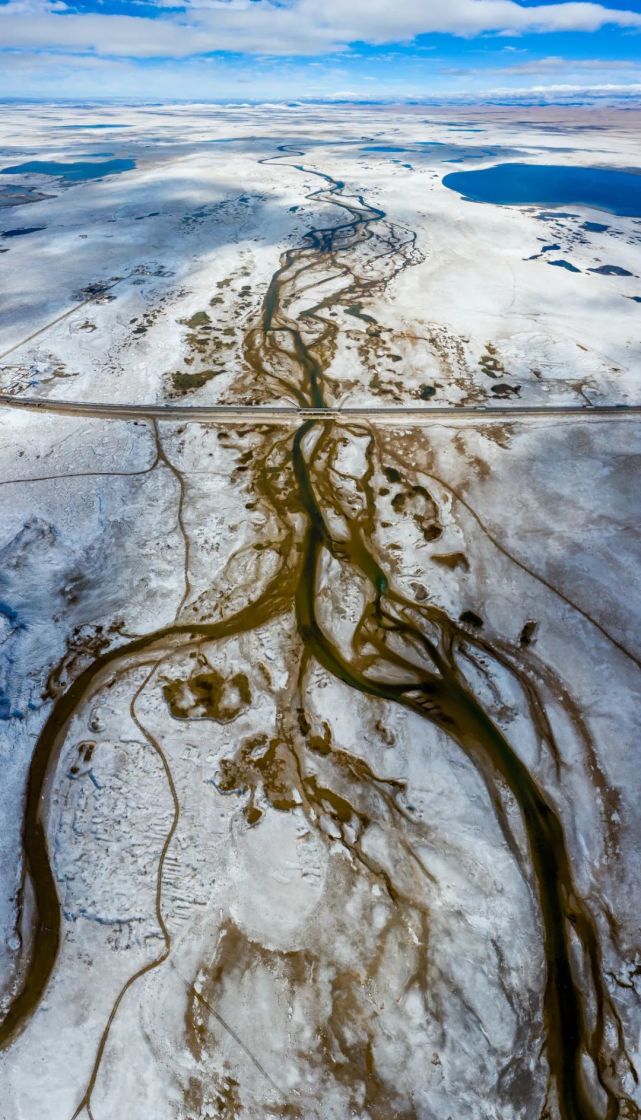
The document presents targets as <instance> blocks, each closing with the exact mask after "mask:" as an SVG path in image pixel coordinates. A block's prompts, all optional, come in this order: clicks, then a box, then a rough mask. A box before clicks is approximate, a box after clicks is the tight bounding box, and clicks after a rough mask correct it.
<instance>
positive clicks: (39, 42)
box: [0, 0, 641, 58]
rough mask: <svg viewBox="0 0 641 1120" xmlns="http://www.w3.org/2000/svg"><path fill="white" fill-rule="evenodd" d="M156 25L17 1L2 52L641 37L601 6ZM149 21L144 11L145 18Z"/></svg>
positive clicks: (344, 8)
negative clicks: (431, 38)
mask: <svg viewBox="0 0 641 1120" xmlns="http://www.w3.org/2000/svg"><path fill="white" fill-rule="evenodd" d="M157 7H158V8H160V9H162V11H161V12H159V15H158V17H157V18H155V19H151V18H148V17H147V16H145V15H144V14H141V15H139V16H123V15H105V14H101V13H96V12H92V13H90V12H81V11H78V10H77V9H74V8H73V6H71V5H70V6H68V7H65V4H64V3H63V0H9V3H7V4H4V5H2V6H0V42H1V43H2V45H3V46H4V47H9V48H17V49H33V50H38V49H40V50H42V49H45V50H46V49H55V50H68V51H91V52H95V53H96V54H101V55H110V56H120V57H128V58H153V57H157V58H162V57H173V58H181V57H186V56H189V55H198V54H206V53H208V52H212V51H238V52H243V53H253V54H270V55H280V56H282V55H296V54H298V55H309V54H324V53H326V52H328V51H340V50H345V49H346V47H347V46H348V45H349V43H351V42H354V41H355V40H366V41H367V42H368V43H370V44H373V45H383V44H386V43H397V42H410V41H412V40H413V39H414V38H415V37H416V36H417V35H420V34H422V33H428V32H434V31H436V32H446V33H451V34H455V35H460V36H473V35H478V34H482V33H486V32H490V33H497V34H515V35H518V34H524V33H527V32H544V31H595V30H597V29H598V28H600V27H603V26H605V25H607V24H612V25H615V26H618V27H622V28H630V29H637V30H641V13H639V12H633V11H622V10H620V9H613V8H608V7H607V6H605V5H603V4H598V3H583V2H574V0H568V2H564V3H552V4H540V5H536V6H532V7H524V6H523V5H521V4H519V3H516V2H515V0H430V2H429V3H428V2H427V0H349V3H346V0H287V2H278V0H184V2H183V3H182V4H181V6H180V7H178V6H177V5H175V4H173V3H171V0H159V2H158V3H157ZM141 13H144V9H143V8H141Z"/></svg>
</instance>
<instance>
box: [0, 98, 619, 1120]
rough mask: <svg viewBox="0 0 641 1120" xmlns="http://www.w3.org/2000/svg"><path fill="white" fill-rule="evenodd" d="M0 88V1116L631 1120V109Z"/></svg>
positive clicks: (47, 1119)
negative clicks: (107, 101) (610, 205)
mask: <svg viewBox="0 0 641 1120" xmlns="http://www.w3.org/2000/svg"><path fill="white" fill-rule="evenodd" d="M2 112H3V118H2V133H1V137H2V149H1V151H2V157H1V158H2V167H8V166H13V165H20V164H22V163H25V162H28V161H32V160H40V161H43V160H46V161H56V162H67V163H69V162H72V161H78V160H81V159H82V160H87V159H88V158H89V155H90V154H92V153H93V157H92V158H94V159H95V160H102V159H107V158H109V159H129V160H135V163H136V167H135V169H133V170H129V171H124V172H123V173H119V174H112V175H109V176H107V177H105V178H101V179H91V180H87V181H81V182H74V181H71V180H63V179H61V178H60V177H56V176H51V175H42V174H33V173H21V174H18V175H13V174H12V175H7V176H6V177H2V176H1V175H0V201H2V202H3V206H2V208H0V217H1V219H2V223H3V228H4V229H5V231H11V230H13V231H15V230H18V229H35V230H36V232H31V233H22V234H18V235H17V236H14V237H9V238H6V239H4V238H2V239H0V248H1V249H3V250H5V249H6V253H4V255H3V257H2V262H3V264H4V265H5V266H10V267H4V268H3V270H2V274H3V278H4V279H3V283H4V284H5V285H6V286H7V287H6V292H3V299H2V306H3V310H4V312H5V313H6V315H5V325H4V326H3V333H2V344H1V347H0V349H1V350H2V352H3V357H2V372H1V379H2V382H1V387H2V392H3V393H4V394H5V399H4V407H3V409H2V411H1V413H0V417H1V420H2V427H1V429H0V554H1V556H0V559H1V570H0V642H1V643H2V645H1V647H0V653H1V655H2V677H1V678H0V685H1V692H0V704H1V707H0V717H1V720H2V722H1V723H0V727H2V729H3V735H2V743H1V746H0V751H1V752H2V773H3V792H2V807H3V819H4V822H5V824H4V828H3V830H2V832H1V834H0V980H1V990H2V993H3V994H2V1003H1V1004H0V1018H1V1017H3V1023H2V1024H1V1025H0V1045H1V1046H2V1051H1V1052H0V1120H72V1118H78V1117H82V1120H92V1118H93V1120H121V1118H123V1117H126V1118H127V1120H151V1118H153V1120H214V1118H218V1117H220V1118H224V1120H234V1118H237V1120H270V1118H275V1117H298V1118H300V1120H303V1118H304V1120H347V1118H348V1117H349V1118H354V1120H391V1118H392V1117H394V1118H395V1120H396V1118H399V1120H401V1118H402V1120H431V1118H432V1117H435V1116H439V1117H443V1118H450V1120H468V1118H472V1120H539V1118H542V1117H548V1118H550V1120H578V1118H579V1117H581V1120H610V1118H611V1117H617V1116H620V1117H635V1116H638V1114H639V1108H640V1107H641V1095H640V1094H639V1090H638V1087H637V1079H638V1073H639V1069H640V1065H641V1055H640V1054H639V1031H640V1027H641V1014H640V1011H639V996H638V974H639V969H640V968H641V955H640V954H641V944H640V939H639V938H640V935H639V924H638V908H639V894H638V875H637V871H636V868H637V866H638V859H639V855H640V852H639V835H640V831H639V829H640V826H641V820H640V819H639V801H640V798H639V793H640V790H639V779H638V763H637V759H636V744H637V741H638V717H637V715H636V713H637V711H638V693H639V669H640V655H639V651H638V641H637V635H638V632H639V602H641V597H640V595H639V591H640V588H639V582H640V580H641V576H640V572H641V566H640V564H639V560H640V557H639V538H638V533H637V532H636V525H637V521H638V510H637V508H636V506H637V502H636V497H637V495H636V486H635V477H636V474H635V472H638V465H639V458H640V455H641V420H640V419H639V416H638V414H636V413H635V412H634V411H631V412H626V411H625V410H621V411H620V412H618V413H616V414H611V413H610V414H607V413H603V412H599V411H598V409H594V410H593V412H592V414H590V406H591V405H612V404H638V403H640V402H639V391H638V386H637V382H638V319H639V314H640V313H641V309H640V304H639V303H638V302H635V301H634V298H630V297H636V296H640V295H641V287H640V286H639V285H640V284H641V280H640V279H639V274H640V273H641V254H640V252H639V234H640V231H641V224H640V223H639V221H638V220H636V219H633V218H617V217H614V216H612V215H609V214H608V215H605V216H604V214H603V213H602V212H598V211H589V210H584V209H582V208H579V207H572V208H571V210H572V215H573V216H572V217H564V216H559V215H558V214H555V213H554V211H553V210H550V209H549V208H548V209H547V210H545V211H542V209H541V208H536V207H527V208H526V207H515V208H505V207H496V206H489V205H480V204H473V203H468V202H465V201H463V200H462V199H461V198H460V197H459V196H458V195H457V194H455V193H454V192H452V191H448V190H447V189H446V188H445V187H443V185H442V181H441V180H442V177H443V175H444V174H445V173H446V172H447V171H448V170H451V169H452V164H451V163H449V162H448V161H450V160H459V159H460V160H463V161H464V162H463V163H461V164H458V163H457V164H456V165H455V166H456V167H461V166H466V165H467V164H468V163H469V164H470V165H471V166H484V165H486V164H490V163H492V162H496V161H497V160H501V159H503V158H505V159H515V158H518V159H523V160H528V161H535V162H562V161H569V162H572V163H577V164H588V165H591V164H600V165H604V166H606V165H607V166H617V167H630V166H633V165H634V161H635V135H636V129H637V127H638V118H637V117H636V115H635V114H634V113H633V112H626V113H615V112H612V113H610V114H609V115H608V114H605V113H604V114H598V113H594V112H591V113H590V115H589V116H588V117H585V118H584V117H583V116H582V114H581V112H580V111H579V110H564V111H563V112H561V111H557V110H552V109H550V110H547V111H534V110H532V111H526V110H519V112H518V114H517V115H518V116H519V120H515V114H514V111H512V112H511V113H508V112H507V111H504V110H498V109H497V110H493V111H491V112H490V111H486V112H484V113H481V112H478V111H475V112H472V113H468V112H467V111H466V114H465V116H464V117H462V116H460V115H459V116H458V117H456V118H454V117H452V116H449V117H448V116H446V115H444V114H443V113H440V112H435V111H432V110H429V111H427V110H425V109H420V110H418V109H406V110H398V109H395V110H394V111H388V110H384V109H374V108H363V107H358V108H353V107H349V106H345V107H340V108H335V109H333V110H331V113H330V112H329V111H328V110H327V108H326V107H325V108H323V109H322V110H321V109H313V108H306V109H303V108H299V109H296V108H290V109H283V108H278V107H267V108H256V109H249V108H227V109H218V108H213V107H198V106H191V107H178V108H177V107H156V108H154V109H136V110H131V109H124V108H118V109H110V110H105V109H95V108H94V109H91V110H88V109H87V110H78V109H74V110H72V109H69V110H60V109H59V107H58V108H56V109H55V110H54V109H51V108H45V107H38V108H30V109H21V110H16V109H15V108H13V109H8V108H6V107H5V108H4V109H3V111H2ZM570 113H571V114H572V115H571V116H570V115H569V114H570ZM96 123H101V124H106V125H109V127H107V128H104V129H103V128H101V129H100V130H94V129H91V128H89V127H87V126H89V125H93V124H96ZM454 125H455V126H456V127H452V126H454ZM115 126H126V127H115ZM479 130H481V131H479ZM430 144H434V147H430V146H429V145H430ZM439 145H440V146H439ZM370 148H379V149H395V148H402V149H403V151H402V152H398V151H394V150H391V151H387V150H379V151H368V150H367V149H370ZM100 153H109V154H108V155H104V154H100ZM261 161H263V162H261ZM264 161H267V162H264ZM5 188H6V190H5ZM9 188H11V192H13V193H12V194H11V195H9V194H8V193H7V192H8V190H9ZM30 192H31V193H30ZM16 196H17V198H18V202H17V203H16ZM41 196H45V197H41ZM34 197H36V198H37V199H39V200H37V201H26V199H27V198H31V199H33V198H34ZM586 222H587V223H592V224H593V225H594V224H598V225H607V227H608V228H607V229H606V230H599V231H594V230H591V229H585V223H586ZM37 227H43V228H42V229H37ZM306 234H307V235H308V236H307V237H306V236H305V235H306ZM550 243H555V244H558V245H559V246H560V248H559V249H558V250H554V251H553V252H550V251H549V250H544V251H543V254H542V255H539V253H540V251H541V249H542V246H543V245H548V244H550ZM556 256H560V257H563V259H566V260H568V261H571V262H572V263H573V265H575V267H577V268H579V269H580V270H581V271H580V272H579V273H571V272H568V271H566V270H564V269H561V268H553V267H549V263H548V261H549V259H554V258H555V257H556ZM534 257H536V258H537V259H531V258H534ZM602 264H613V265H615V266H618V267H620V268H622V269H625V271H626V272H628V273H630V275H628V276H618V275H599V274H596V273H590V272H588V271H587V269H589V268H592V267H599V266H600V265H602ZM497 388H498V392H497V391H495V390H496V389H497ZM10 397H13V398H20V399H25V398H29V399H34V400H35V399H38V400H39V401H40V402H41V404H40V405H35V404H34V409H33V410H23V409H17V408H14V407H11V404H12V402H11V400H10V399H9V398H10ZM60 401H66V402H68V403H69V404H73V403H74V402H84V403H86V404H87V403H88V404H89V405H91V404H92V403H94V404H100V405H102V406H105V405H106V406H109V405H110V404H120V405H122V404H131V405H137V406H141V412H140V416H139V418H138V419H135V420H134V419H129V420H125V419H122V418H118V417H117V416H114V417H109V415H108V407H107V409H106V410H105V409H104V408H103V410H102V414H101V415H95V416H94V415H92V414H91V409H89V411H88V413H87V414H86V415H84V416H78V415H73V414H68V415H66V414H64V412H56V413H53V412H48V411H47V402H60ZM219 403H222V404H227V405H234V406H239V407H238V408H237V411H236V412H235V413H234V415H233V418H232V419H229V420H228V421H227V422H224V421H223V420H221V419H220V417H218V418H216V419H215V418H214V417H213V416H212V417H211V418H210V419H209V420H207V418H206V416H205V415H204V414H203V413H201V412H199V416H198V421H197V420H195V419H193V418H192V419H187V420H184V419H177V418H172V414H171V409H172V408H174V407H175V406H176V405H180V406H181V408H182V407H184V406H186V405H193V406H199V407H200V408H201V409H202V408H204V407H206V406H207V405H211V404H219ZM427 403H429V405H430V406H431V407H434V406H439V405H462V406H466V408H467V409H470V408H480V407H482V406H483V405H489V404H492V405H495V406H496V405H502V406H504V407H505V408H506V409H512V410H513V412H512V415H510V414H509V413H508V414H506V415H502V416H499V417H491V418H490V417H488V416H485V417H483V416H477V415H474V414H470V413H469V412H468V411H466V412H465V413H461V415H460V416H452V415H450V414H447V415H443V416H442V417H438V416H437V415H432V414H430V416H429V419H426V422H425V423H424V424H420V425H416V424H415V423H414V424H412V425H411V426H409V425H406V424H405V423H404V421H403V418H402V413H399V419H398V421H394V423H393V424H390V423H389V422H387V423H385V424H382V423H379V422H378V421H377V419H376V416H375V415H373V416H372V417H371V418H368V419H359V420H358V421H356V420H353V421H350V422H347V421H342V422H341V421H336V420H333V419H332V420H322V419H320V420H318V419H313V420H308V421H306V422H305V423H301V418H298V417H297V414H296V406H297V405H299V406H314V407H316V408H323V407H325V406H327V405H332V406H336V405H341V404H343V405H352V406H356V405H359V406H360V405H363V406H373V407H376V406H377V405H379V406H381V405H385V406H386V407H390V406H396V407H399V408H400V409H402V408H403V407H404V406H407V405H411V406H413V407H418V406H420V405H422V404H426V405H427ZM266 404H280V405H282V404H286V405H289V406H291V408H292V416H291V419H290V418H287V417H285V418H282V419H274V418H273V417H272V419H271V420H269V421H267V420H266V418H265V417H264V416H263V417H261V415H260V413H259V412H258V411H257V409H258V408H259V407H260V406H261V405H266ZM523 404H525V405H537V406H541V405H548V404H549V405H550V406H552V407H551V411H550V413H549V414H548V415H543V416H536V417H533V416H528V415H523V414H522V413H520V412H519V411H518V409H519V406H520V405H523ZM150 405H156V406H157V405H162V406H166V407H167V409H168V411H167V413H165V418H163V419H160V420H158V419H155V418H153V417H152V416H150V415H149V414H148V413H146V412H145V406H150ZM559 405H561V406H567V405H574V406H578V407H580V408H582V409H584V411H582V412H580V411H577V412H576V413H572V414H565V415H563V414H561V415H558V414H556V413H555V412H554V410H553V407H554V406H559ZM247 406H249V407H247ZM243 407H246V408H247V411H245V412H243V411H242V408H243Z"/></svg>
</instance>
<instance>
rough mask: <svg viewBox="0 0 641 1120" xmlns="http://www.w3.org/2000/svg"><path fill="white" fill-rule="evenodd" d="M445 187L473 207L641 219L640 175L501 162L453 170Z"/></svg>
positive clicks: (600, 168)
mask: <svg viewBox="0 0 641 1120" xmlns="http://www.w3.org/2000/svg"><path fill="white" fill-rule="evenodd" d="M443 183H444V184H445V186H446V187H449V188H450V190H453V191H458V193H459V194H461V195H463V197H464V198H466V199H469V200H470V201H472V202H495V203H497V204H498V205H499V206H514V205H519V204H520V205H529V206H567V205H568V204H571V205H575V206H580V205H582V206H593V207H595V208H596V209H597V210H608V211H609V212H610V213H611V214H621V215H624V216H626V217H634V218H639V217H641V173H639V174H637V173H635V172H634V171H619V170H616V169H613V168H606V167H562V166H556V165H554V164H547V165H545V164H544V165H540V164H539V165H535V164H531V163H499V164H497V165H496V166H495V167H486V168H484V169H483V170H480V171H453V172H452V174H451V175H446V176H445V178H444V179H443Z"/></svg>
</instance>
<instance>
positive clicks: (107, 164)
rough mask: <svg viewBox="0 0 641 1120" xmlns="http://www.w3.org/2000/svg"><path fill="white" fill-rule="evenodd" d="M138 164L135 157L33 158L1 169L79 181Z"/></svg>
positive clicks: (126, 169)
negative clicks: (90, 159) (95, 159)
mask: <svg viewBox="0 0 641 1120" xmlns="http://www.w3.org/2000/svg"><path fill="white" fill-rule="evenodd" d="M135 166H136V161H135V160H134V159H108V160H103V162H101V163H96V162H91V163H89V162H86V163H85V162H84V161H82V162H77V163H56V162H54V161H52V160H38V159H34V160H31V162H30V163H16V164H13V165H12V166H11V167H3V168H2V169H0V174H2V175H26V174H27V173H29V172H33V173H34V174H38V175H59V176H60V178H62V179H70V180H72V181H74V182H78V181H79V180H80V179H101V178H102V176H103V175H118V174H120V172H121V171H132V170H133V168H134V167H135Z"/></svg>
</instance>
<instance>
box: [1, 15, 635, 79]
mask: <svg viewBox="0 0 641 1120" xmlns="http://www.w3.org/2000/svg"><path fill="white" fill-rule="evenodd" d="M0 52H1V54H2V58H1V59H0V97H18V98H20V97H42V98H63V97H70V98H91V99H93V98H124V99H127V98H129V99H132V98H148V99H162V98H168V99H172V98H180V99H182V98H186V99H196V100H209V99H219V98H220V99H236V100H241V101H244V100H257V99H267V100H272V99H273V100H277V99H279V100H280V99H295V98H305V97H310V98H321V99H322V98H345V99H351V98H354V99H365V100H376V99H395V98H418V99H421V98H441V97H442V98H450V97H456V98H458V97H470V98H479V99H483V98H484V97H487V98H503V97H508V96H516V97H535V98H544V99H550V100H558V99H560V100H563V99H564V98H573V97H575V96H576V97H595V98H599V97H608V98H613V97H617V98H618V97H622V98H629V97H636V96H638V97H639V98H641V0H629V2H626V0H604V3H602V4H600V3H590V2H575V0H565V2H561V3H558V2H557V3H546V2H541V0H182V2H179V0H76V2H74V0H0Z"/></svg>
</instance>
